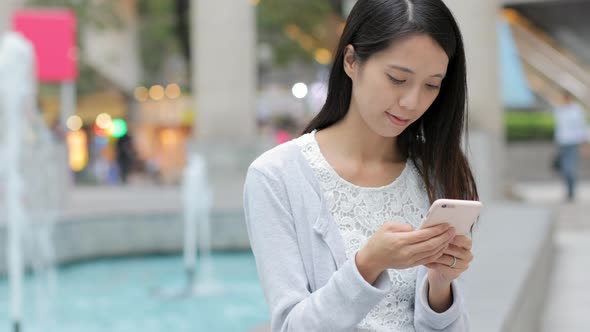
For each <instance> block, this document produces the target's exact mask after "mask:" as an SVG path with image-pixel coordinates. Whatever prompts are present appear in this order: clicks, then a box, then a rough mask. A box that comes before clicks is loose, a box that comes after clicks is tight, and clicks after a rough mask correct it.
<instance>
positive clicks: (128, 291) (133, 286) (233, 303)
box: [0, 252, 269, 332]
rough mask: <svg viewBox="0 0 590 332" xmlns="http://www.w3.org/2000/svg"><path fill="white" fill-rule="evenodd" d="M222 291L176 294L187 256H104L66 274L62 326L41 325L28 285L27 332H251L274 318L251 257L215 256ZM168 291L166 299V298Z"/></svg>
mask: <svg viewBox="0 0 590 332" xmlns="http://www.w3.org/2000/svg"><path fill="white" fill-rule="evenodd" d="M213 276H214V280H215V282H216V286H217V287H216V290H215V291H213V292H211V293H208V294H202V295H196V296H192V297H170V296H168V295H169V294H171V293H175V292H176V290H180V289H182V287H183V285H184V275H183V270H182V258H181V257H180V256H148V257H137V258H120V259H104V260H98V261H90V262H84V263H77V264H72V265H68V266H65V267H61V268H60V269H59V289H58V297H57V301H56V302H55V309H54V312H55V313H56V315H55V316H56V325H55V327H54V328H51V329H49V331H48V329H47V326H39V322H37V321H35V317H36V315H35V310H34V306H33V304H32V303H31V302H32V301H33V299H34V296H35V294H34V287H32V285H33V283H32V280H31V278H28V279H27V281H26V283H25V288H26V289H25V318H24V322H23V332H28V331H44V332H53V331H55V332H57V331H59V332H107V331H108V332H127V331H133V332H135V331H143V332H163V331H175V332H183V331H187V332H188V331H191V332H195V331H207V332H210V331H232V332H233V331H248V330H250V329H252V328H253V327H256V326H258V325H260V324H262V323H263V322H265V321H267V320H268V319H269V315H268V308H267V306H266V303H265V302H264V297H263V294H262V289H261V287H260V284H259V281H258V277H257V274H256V267H255V263H254V258H253V256H252V254H251V253H250V252H245V253H215V254H213ZM162 294H166V295H162ZM8 298H9V297H8V283H7V280H6V278H5V277H2V278H0V299H2V300H0V331H5V330H6V331H8V330H9V329H8V326H9V322H8V312H9V307H8V303H7V301H6V299H8Z"/></svg>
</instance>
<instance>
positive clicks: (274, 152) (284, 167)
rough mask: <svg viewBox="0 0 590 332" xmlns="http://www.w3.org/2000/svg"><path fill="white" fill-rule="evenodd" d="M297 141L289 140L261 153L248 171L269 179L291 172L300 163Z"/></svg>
mask: <svg viewBox="0 0 590 332" xmlns="http://www.w3.org/2000/svg"><path fill="white" fill-rule="evenodd" d="M297 140H298V139H293V140H290V141H288V142H285V143H283V144H280V145H277V146H275V147H273V148H272V149H270V150H267V151H266V152H264V153H262V154H261V155H260V156H259V157H258V158H256V159H255V160H254V161H253V162H252V163H251V164H250V167H249V169H248V171H249V172H250V171H251V170H254V171H257V172H259V173H262V174H263V175H265V176H271V177H273V176H277V175H279V174H284V173H288V172H289V171H292V169H293V167H294V166H295V165H297V164H298V163H300V154H301V152H300V151H301V149H300V147H299V145H298V143H297Z"/></svg>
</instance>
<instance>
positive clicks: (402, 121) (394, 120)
mask: <svg viewBox="0 0 590 332" xmlns="http://www.w3.org/2000/svg"><path fill="white" fill-rule="evenodd" d="M385 115H387V118H388V119H389V121H391V123H393V124H394V125H396V126H405V125H407V124H408V123H410V120H406V119H402V118H399V117H397V116H395V115H393V114H389V113H387V112H385Z"/></svg>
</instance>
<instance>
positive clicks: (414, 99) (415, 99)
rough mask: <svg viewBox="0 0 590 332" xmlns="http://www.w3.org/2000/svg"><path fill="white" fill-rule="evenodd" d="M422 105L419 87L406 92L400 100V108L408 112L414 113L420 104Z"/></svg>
mask: <svg viewBox="0 0 590 332" xmlns="http://www.w3.org/2000/svg"><path fill="white" fill-rule="evenodd" d="M419 103H420V88H419V87H415V88H413V89H409V90H408V91H406V93H404V94H403V95H402V96H401V98H400V100H399V106H400V107H402V108H404V109H406V110H408V111H413V110H415V109H416V108H417V107H418V104H419Z"/></svg>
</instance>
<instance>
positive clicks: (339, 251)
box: [244, 140, 469, 332]
mask: <svg viewBox="0 0 590 332" xmlns="http://www.w3.org/2000/svg"><path fill="white" fill-rule="evenodd" d="M322 196H323V195H322V194H321V191H320V184H319V181H318V180H317V179H316V177H315V174H314V172H313V170H312V169H311V167H310V166H309V164H308V162H307V160H306V159H305V157H304V156H303V154H302V153H301V150H300V147H299V146H298V145H297V144H296V142H295V141H294V140H292V141H290V142H287V143H284V144H282V145H279V146H277V147H275V148H273V149H271V150H269V151H267V152H265V153H264V154H263V155H262V156H260V157H259V158H258V159H256V160H255V161H254V162H253V163H252V164H251V165H250V167H249V169H248V174H247V177H246V182H245V185H244V211H245V216H246V225H247V229H248V236H249V237H250V243H251V246H252V251H253V253H254V257H255V259H256V267H257V270H258V275H259V277H260V281H261V283H262V288H263V290H264V295H265V297H266V301H267V303H268V305H269V307H270V311H271V329H272V331H297V332H311V331H321V332H336V331H354V330H355V329H356V326H357V324H359V323H360V322H361V321H362V320H363V318H365V316H366V315H367V314H368V313H369V311H370V310H371V309H372V308H373V307H374V306H375V305H377V304H378V303H379V302H380V301H381V300H382V299H384V298H385V296H386V295H387V293H388V292H390V290H391V289H390V288H391V283H390V280H389V276H388V274H387V273H382V274H381V275H380V276H379V278H378V279H377V281H375V283H374V284H373V285H371V284H369V283H367V282H366V281H365V279H363V277H362V276H361V275H360V273H359V272H358V269H357V267H356V264H355V260H354V257H351V258H350V259H347V258H346V253H345V249H344V248H345V247H344V242H343V239H342V237H341V236H340V231H339V229H338V226H337V225H336V223H335V222H334V221H333V219H332V216H331V213H330V212H329V211H328V209H327V206H326V204H325V203H324V200H323V197H322ZM426 274H427V269H426V268H425V267H424V266H420V267H419V268H418V273H417V279H416V297H415V309H414V326H415V328H416V331H418V332H420V331H453V332H455V331H468V330H469V328H468V317H467V309H466V307H465V305H464V303H463V296H462V288H461V283H460V282H459V281H458V280H455V281H454V282H453V284H452V291H453V304H452V306H451V307H450V308H449V309H448V310H447V311H446V312H444V313H436V312H434V311H433V310H432V309H431V308H430V307H429V305H428V299H427V288H428V287H427V282H428V279H427V277H426Z"/></svg>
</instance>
